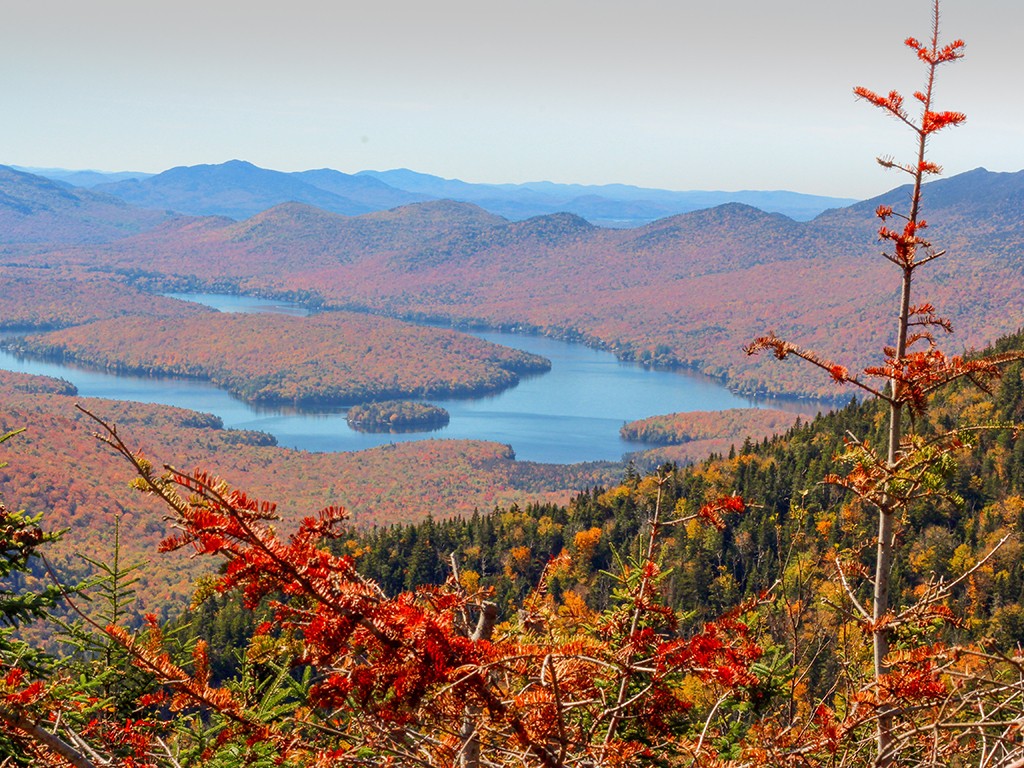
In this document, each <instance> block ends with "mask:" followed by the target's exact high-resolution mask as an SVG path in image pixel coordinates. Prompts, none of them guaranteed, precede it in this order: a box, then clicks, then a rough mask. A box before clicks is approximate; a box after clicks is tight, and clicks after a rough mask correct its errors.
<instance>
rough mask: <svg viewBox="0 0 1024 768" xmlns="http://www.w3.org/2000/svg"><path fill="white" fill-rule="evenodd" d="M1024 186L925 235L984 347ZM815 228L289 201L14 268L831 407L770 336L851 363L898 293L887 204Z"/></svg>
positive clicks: (842, 394)
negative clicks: (576, 347) (612, 357)
mask: <svg viewBox="0 0 1024 768" xmlns="http://www.w3.org/2000/svg"><path fill="white" fill-rule="evenodd" d="M1022 190H1024V172H1021V173H1016V174H1005V173H1003V174H1000V173H990V172H988V171H985V170H984V169H978V170H975V171H971V172H969V173H965V174H961V175H959V176H955V177H952V178H949V179H943V180H940V181H936V182H932V183H931V184H929V185H928V186H927V188H926V191H925V209H924V210H925V216H926V218H928V219H929V220H931V221H932V222H933V226H932V227H930V228H929V229H928V230H927V233H928V234H929V236H930V237H931V238H932V239H933V240H934V242H935V243H936V245H937V246H939V247H945V248H948V249H949V251H950V253H949V255H948V256H947V257H945V258H943V259H940V260H938V261H936V262H935V263H934V264H933V265H931V266H929V269H928V270H927V271H926V273H922V280H923V283H922V287H923V289H924V292H923V294H922V297H923V298H926V299H928V300H930V301H932V302H933V303H935V304H936V306H937V307H938V309H939V311H940V312H942V313H943V314H946V315H948V316H950V317H952V318H953V319H954V320H955V321H956V322H957V325H958V331H959V333H958V336H957V337H956V341H955V343H956V344H957V345H962V346H963V347H971V346H977V345H981V344H984V343H986V342H988V341H991V340H992V339H994V338H995V337H997V336H999V335H1001V334H1005V333H1008V332H1012V331H1014V330H1016V329H1017V328H1018V327H1020V326H1021V325H1022V318H1024V308H1022V306H1021V300H1020V296H1021V295H1024V271H1022V269H1021V258H1020V254H1021V253H1022V252H1024V217H1022V211H1024V207H1022V206H1021V204H1020V202H1021V196H1022V194H1024V191H1022ZM905 195H906V192H905V190H903V189H895V190H892V191H891V192H889V193H887V194H886V195H883V196H881V197H879V198H876V199H873V200H869V201H864V202H862V203H857V204H855V205H853V206H849V207H847V208H843V209H838V210H831V211H827V212H825V213H823V214H821V215H820V216H818V217H817V218H815V219H813V220H812V221H809V222H797V221H794V220H792V219H790V218H787V217H785V216H782V215H779V214H771V213H765V212H764V211H761V210H759V209H756V208H753V207H751V206H747V205H744V204H741V203H728V204H726V205H722V206H718V207H715V208H711V209H705V210H700V211H695V212H692V213H686V214H679V215H676V216H672V217H668V218H666V219H661V220H658V221H655V222H652V223H650V224H647V225H644V226H641V227H636V228H632V229H613V228H606V227H597V226H594V225H592V224H590V223H589V222H587V221H586V220H585V219H583V218H581V217H579V216H576V215H574V214H569V213H559V214H553V215H547V216H540V217H534V218H530V219H526V220H522V221H509V220H507V219H504V218H502V217H499V216H496V215H495V214H493V213H489V212H488V211H486V210H484V209H482V208H480V207H478V206H476V205H473V204H470V203H460V202H452V201H428V202H424V203H413V204H410V205H405V206H401V207H398V208H394V209H391V210H388V211H378V212H374V213H369V214H365V215H361V216H341V215H337V214H332V213H329V212H326V211H323V210H321V209H318V208H315V207H312V206H309V205H306V204H301V203H287V204H283V205H279V206H276V207H274V208H272V209H270V210H267V211H264V212H262V213H260V214H258V215H256V216H254V217H252V218H250V219H247V220H245V221H242V222H234V221H232V220H230V219H228V218H223V217H221V218H191V219H187V218H181V219H175V220H171V221H168V222H165V223H164V224H162V225H161V226H159V227H156V228H154V229H151V230H149V231H146V232H141V233H139V234H136V235H133V236H131V237H127V238H124V239H122V240H119V241H117V242H113V243H108V244H96V245H83V246H76V247H67V248H59V249H54V250H51V251H49V252H46V253H40V254H35V255H32V254H25V253H21V254H19V255H18V256H17V257H14V256H11V257H9V258H10V259H11V262H10V263H26V264H30V265H31V264H45V265H49V266H58V265H59V266H63V267H67V268H88V269H100V270H103V271H107V272H114V273H118V274H125V275H128V276H129V277H130V278H133V279H136V280H141V281H142V282H140V283H139V284H140V285H145V286H148V287H149V288H167V287H170V286H173V287H175V288H181V287H193V288H201V287H212V288H215V289H218V290H230V291H238V292H262V293H267V294H278V295H282V296H291V297H298V298H300V299H304V300H310V301H313V302H315V303H316V304H317V305H318V306H323V307H327V308H337V309H358V310H364V311H371V312H376V313H382V314H390V315H395V316H399V317H406V318H414V319H431V320H443V321H447V322H451V323H454V324H457V325H458V324H482V325H487V326H494V327H503V328H516V329H520V330H530V331H535V332H540V333H545V334H550V335H556V336H560V337H564V338H570V339H578V340H582V341H585V342H587V343H590V344H593V345H597V346H603V347H605V348H608V349H610V350H612V351H614V352H616V353H617V354H618V355H619V356H620V357H623V358H626V359H637V360H642V361H645V362H649V363H652V364H664V365H682V366H686V367H690V368H693V369H696V370H699V371H702V372H704V373H708V374H711V375H714V376H719V377H724V378H726V379H727V380H728V381H729V383H730V384H731V385H732V386H733V387H735V388H737V389H740V390H744V391H770V392H776V393H786V394H796V395H807V396H817V397H821V396H832V397H836V398H841V399H846V398H848V397H849V392H848V391H844V390H839V389H836V388H835V387H834V386H833V385H830V384H827V383H822V382H821V381H820V380H817V379H815V378H814V377H808V376H806V372H805V371H803V370H801V369H800V366H798V365H795V364H794V365H787V364H783V365H774V364H772V363H771V361H765V360H762V359H760V358H747V357H746V356H745V355H744V354H743V352H742V347H743V345H744V344H746V343H747V342H749V341H750V340H751V339H752V338H753V337H755V336H757V335H760V334H762V333H764V332H766V331H768V330H774V331H776V332H777V333H778V334H779V335H781V336H783V337H785V338H788V339H790V340H792V341H795V342H797V343H800V344H801V345H803V346H807V347H810V348H812V349H815V350H817V351H818V352H819V353H821V354H823V355H825V356H826V357H831V356H836V357H838V356H839V355H840V352H842V353H843V354H842V361H841V362H843V363H844V364H846V365H848V366H849V367H851V368H854V369H856V368H859V367H862V366H863V365H865V364H867V363H868V362H869V361H871V360H873V359H874V358H872V355H873V354H875V353H877V350H879V349H881V347H882V346H884V345H885V344H886V343H888V338H887V336H888V333H889V329H888V327H887V323H886V318H887V317H889V316H891V314H892V311H893V310H892V302H893V292H894V290H895V284H894V280H893V275H892V273H891V266H890V265H889V264H888V262H886V261H885V260H884V259H883V258H881V256H880V255H879V254H880V246H879V245H878V243H877V242H876V234H875V233H876V231H877V220H876V219H875V218H874V215H873V211H874V209H875V207H876V206H877V205H878V204H879V203H883V202H888V201H894V202H899V201H900V200H901V199H903V198H905Z"/></svg>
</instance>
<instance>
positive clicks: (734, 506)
mask: <svg viewBox="0 0 1024 768" xmlns="http://www.w3.org/2000/svg"><path fill="white" fill-rule="evenodd" d="M746 508H747V507H746V504H744V502H743V497H742V496H735V495H734V496H724V497H722V498H720V499H716V500H715V501H713V502H711V503H709V504H705V505H704V506H702V507H701V508H700V510H698V512H697V516H698V517H700V518H701V519H702V520H705V521H707V522H708V523H710V524H711V525H712V526H714V527H715V528H716V529H717V530H719V531H724V530H725V518H724V517H723V516H722V514H723V513H733V514H740V513H742V512H744V511H746Z"/></svg>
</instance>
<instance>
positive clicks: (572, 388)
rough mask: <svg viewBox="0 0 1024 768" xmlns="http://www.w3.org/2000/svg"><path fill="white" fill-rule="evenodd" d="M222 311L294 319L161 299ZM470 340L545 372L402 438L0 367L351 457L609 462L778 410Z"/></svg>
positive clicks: (561, 353)
mask: <svg viewBox="0 0 1024 768" xmlns="http://www.w3.org/2000/svg"><path fill="white" fill-rule="evenodd" d="M171 295H172V296H174V297H175V298H181V299H186V300H191V301H196V302H199V303H202V304H206V305H208V306H212V307H214V308H216V309H219V310H220V311H222V312H283V313H287V314H293V315H302V314H305V313H306V311H305V310H304V309H302V308H301V307H298V306H296V305H294V304H288V303H285V302H279V301H274V300H269V299H260V298H253V297H245V296H223V295H218V294H171ZM474 335H475V336H478V337H479V338H482V339H486V340H487V341H492V342H495V343H497V344H503V345H505V346H508V347H514V348H516V349H521V350H525V351H527V352H533V353H534V354H538V355H543V356H544V357H546V358H548V359H549V360H551V371H550V372H548V373H544V374H540V375H537V376H532V377H529V378H525V379H523V380H522V381H521V382H520V383H519V384H518V385H517V386H515V387H513V388H511V389H508V390H505V391H504V392H501V393H499V394H497V395H490V396H486V397H478V398H467V399H451V400H438V399H432V400H431V401H430V402H432V403H434V404H435V405H440V406H441V407H443V408H445V409H446V410H448V412H449V413H450V414H451V421H450V423H449V424H448V426H447V427H444V428H442V429H439V430H435V431H433V432H417V433H411V434H364V433H361V432H356V431H355V430H353V429H351V428H349V426H348V424H347V423H346V422H345V412H344V410H343V409H338V410H337V411H334V412H328V413H322V412H321V413H310V412H295V411H294V410H286V409H267V408H254V407H252V406H250V405H248V404H246V403H243V402H242V401H240V400H238V399H236V398H234V397H232V396H231V395H229V394H227V393H226V392H223V391H221V390H219V389H217V388H216V387H214V386H212V385H210V384H207V383H204V382H200V381H190V380H185V379H173V378H151V377H139V376H116V375H113V374H107V373H100V372H97V371H91V370H87V369H83V368H80V367H77V366H72V365H66V364H59V363H49V362H42V361H36V360H27V359H19V358H18V357H16V356H14V355H12V354H10V353H7V352H4V351H2V350H0V368H4V369H7V370H12V371H20V372H24V373H37V374H43V375H47V376H54V377H57V378H63V379H66V380H67V381H70V382H71V383H72V384H74V385H75V386H76V387H78V391H79V394H80V395H81V396H82V397H105V398H110V399H116V400H129V401H136V402H148V403H163V404H166V405H177V406H181V407H183V408H190V409H192V410H196V411H204V412H207V413H213V414H216V415H217V416H219V417H220V418H221V419H222V420H223V421H224V426H226V427H232V428H238V429H256V430H261V431H264V432H269V433H270V434H272V435H274V436H275V437H276V438H277V440H278V443H279V444H280V445H283V446H286V447H290V448H301V449H304V450H308V451H355V450H361V449H364V448H372V447H374V446H378V445H386V444H388V443H395V442H401V441H406V440H422V439H424V438H434V437H441V438H456V439H474V440H493V441H496V442H500V443H508V444H509V445H511V446H512V448H513V450H515V453H516V457H517V458H518V459H520V460H523V461H539V462H547V463H560V464H568V463H574V462H580V461H600V460H616V461H617V460H619V459H620V458H621V457H622V454H623V453H626V452H629V451H635V450H639V449H641V448H643V447H644V446H643V445H640V444H637V443H627V442H625V441H624V440H622V439H621V438H620V437H619V427H621V426H622V425H623V423H625V422H627V421H632V420H634V419H640V418H644V417H647V416H653V415H655V414H662V413H673V412H676V411H717V410H724V409H726V408H744V407H760V406H762V405H765V406H767V407H779V403H778V402H776V401H767V402H757V401H754V400H750V399H747V398H743V397H740V396H738V395H735V394H733V393H731V392H729V391H728V390H727V389H725V388H724V387H723V386H721V385H720V384H718V383H716V382H714V381H713V380H710V379H707V378H703V377H699V376H693V375H688V374H685V373H677V372H669V371H654V370H648V369H645V368H643V367H642V366H639V365H637V364H635V363H624V362H621V361H619V360H617V359H616V358H615V356H614V355H612V354H611V353H609V352H602V351H599V350H595V349H591V348H589V347H586V346H584V345H582V344H573V343H569V342H563V341H556V340H554V339H548V338H545V337H540V336H525V335H519V334H511V333H498V332H485V333H475V334H474Z"/></svg>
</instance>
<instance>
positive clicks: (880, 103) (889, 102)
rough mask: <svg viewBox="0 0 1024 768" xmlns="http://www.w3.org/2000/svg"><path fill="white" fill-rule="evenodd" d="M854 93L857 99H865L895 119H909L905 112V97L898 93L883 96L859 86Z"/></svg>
mask: <svg viewBox="0 0 1024 768" xmlns="http://www.w3.org/2000/svg"><path fill="white" fill-rule="evenodd" d="M853 93H854V95H855V96H857V98H860V99H864V100H865V101H867V102H869V103H871V104H874V105H875V106H876V107H879V108H880V109H883V110H885V111H886V112H888V113H889V114H891V115H893V116H894V117H898V118H899V119H900V120H907V119H908V118H907V113H906V112H905V111H904V110H903V96H901V95H900V94H899V92H898V91H889V93H888V94H886V95H885V96H882V95H880V94H877V93H875V92H874V91H872V90H870V89H868V88H864V87H863V86H860V85H858V86H857V87H856V88H854V89H853Z"/></svg>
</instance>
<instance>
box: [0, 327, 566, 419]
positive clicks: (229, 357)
mask: <svg viewBox="0 0 1024 768" xmlns="http://www.w3.org/2000/svg"><path fill="white" fill-rule="evenodd" d="M3 346H5V347H6V348H7V349H9V350H12V351H14V352H17V353H19V354H32V355H36V356H41V357H52V358H56V359H61V360H70V361H75V362H79V363H84V364H87V365H91V366H94V367H97V368H101V369H110V370H115V371H118V372H121V373H133V374H141V375H170V376H187V377H192V378H200V379H206V380H209V381H211V382H213V383H214V384H216V385H217V386H219V387H221V388H223V389H225V390H227V391H228V392H231V393H232V394H234V395H236V396H238V397H239V398H241V399H243V400H246V401H248V402H252V403H262V404H292V405H297V406H313V405H320V406H323V405H348V404H352V403H359V402H365V401H369V400H381V399H388V398H398V397H403V396H404V397H431V396H450V395H467V394H482V393H488V392H497V391H500V390H502V389H505V388H507V387H510V386H512V385H513V384H515V383H516V382H517V381H518V380H519V379H518V375H519V374H522V373H538V372H542V371H546V370H548V369H550V367H551V363H550V362H549V361H548V360H545V359H544V358H541V357H539V356H537V355H531V354H528V353H526V352H520V351H518V350H513V349H508V348H506V347H501V346H499V345H497V344H491V343H489V342H486V341H482V340H480V339H477V338H474V337H472V336H468V335H466V334H462V333H458V332H456V331H451V330H447V329H443V328H430V327H424V326H417V325H412V324H409V323H403V322H401V321H398V320H391V319H389V318H384V317H375V316H372V315H361V314H355V313H351V312H331V313H324V314H318V315H313V316H311V317H287V316H283V315H246V314H225V313H219V312H217V313H215V312H206V313H202V312H199V313H193V314H191V315H187V316H185V317H181V318H168V317H165V318H160V319H158V320H157V319H154V318H152V317H125V318H117V319H112V320H99V321H96V322H94V323H88V324H84V325H76V326H74V327H71V328H66V329H63V330H59V331H51V332H49V333H46V334H42V335H32V336H28V337H23V338H12V339H7V340H5V341H4V342H3Z"/></svg>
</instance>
